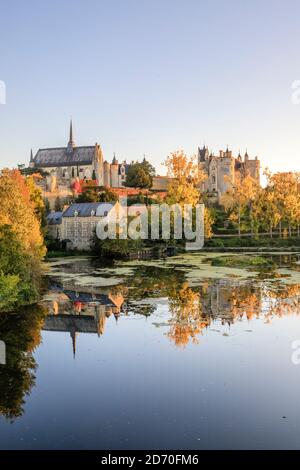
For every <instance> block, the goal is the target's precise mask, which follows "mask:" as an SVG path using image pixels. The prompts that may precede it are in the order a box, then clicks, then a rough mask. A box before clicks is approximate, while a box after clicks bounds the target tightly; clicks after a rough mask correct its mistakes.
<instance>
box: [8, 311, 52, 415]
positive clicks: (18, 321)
mask: <svg viewBox="0 0 300 470" xmlns="http://www.w3.org/2000/svg"><path fill="white" fill-rule="evenodd" d="M44 315H45V312H44V310H43V309H42V308H41V307H38V306H32V307H28V308H24V309H23V311H22V313H11V314H2V315H1V316H0V338H1V340H2V341H4V342H5V344H6V364H5V365H0V414H2V415H4V416H5V417H6V418H8V419H11V420H13V419H15V418H17V417H18V416H21V415H22V414H23V411H24V410H23V405H24V403H25V396H26V395H28V394H29V393H30V391H31V388H32V387H33V386H34V384H35V370H36V367H37V365H36V362H35V359H34V357H33V355H32V353H33V351H34V350H35V348H36V347H37V346H38V345H39V344H40V341H41V334H40V331H41V327H42V324H43V319H44Z"/></svg>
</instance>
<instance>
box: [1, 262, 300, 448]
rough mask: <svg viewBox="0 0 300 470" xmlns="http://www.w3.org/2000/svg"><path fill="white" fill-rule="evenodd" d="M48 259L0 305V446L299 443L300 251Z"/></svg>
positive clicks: (261, 445) (264, 445)
mask: <svg viewBox="0 0 300 470" xmlns="http://www.w3.org/2000/svg"><path fill="white" fill-rule="evenodd" d="M214 256H217V255H216V254H213V253H209V254H208V253H201V254H185V255H180V256H175V257H171V258H167V259H159V260H151V261H130V262H118V263H109V264H107V263H106V264H104V263H103V262H101V261H99V260H96V259H93V258H65V259H55V260H53V261H51V262H49V263H47V264H46V270H47V271H46V277H47V279H48V289H47V292H45V295H44V297H43V299H42V301H41V302H40V304H39V305H35V306H32V307H28V308H26V309H22V311H20V312H16V313H14V314H2V315H1V317H0V340H2V341H5V343H6V356H7V357H6V362H7V363H6V365H1V366H0V448H1V449H109V450H110V449H265V448H268V449H299V448H300V393H299V392H300V364H298V362H300V361H298V358H300V354H297V348H298V349H299V348H300V343H299V344H298V345H297V343H295V341H297V340H300V316H299V314H300V265H299V259H300V255H299V254H293V255H289V254H287V253H281V254H277V255H271V254H268V255H267V256H268V257H272V259H273V260H274V261H275V262H276V265H275V266H273V267H272V268H271V267H270V268H264V269H261V270H259V271H257V270H256V271H251V270H248V269H239V268H233V267H227V268H225V267H221V266H218V267H212V266H211V260H212V259H213V257H214Z"/></svg>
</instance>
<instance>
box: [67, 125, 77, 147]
mask: <svg viewBox="0 0 300 470" xmlns="http://www.w3.org/2000/svg"><path fill="white" fill-rule="evenodd" d="M74 147H75V143H74V140H73V122H72V119H71V120H70V134H69V142H68V147H67V152H68V153H72V152H73V149H74Z"/></svg>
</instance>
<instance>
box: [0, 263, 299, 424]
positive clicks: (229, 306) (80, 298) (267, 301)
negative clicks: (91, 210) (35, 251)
mask: <svg viewBox="0 0 300 470" xmlns="http://www.w3.org/2000/svg"><path fill="white" fill-rule="evenodd" d="M283 261H284V262H285V261H286V260H283ZM60 270H61V272H63V271H64V272H65V271H68V273H70V274H71V273H74V272H77V273H82V272H83V271H84V272H86V273H88V274H89V275H91V276H95V277H97V276H98V275H99V274H97V272H95V266H94V265H93V264H90V263H89V264H86V263H85V265H84V269H83V267H82V265H81V266H80V263H74V264H70V263H69V264H67V265H65V266H61V267H59V269H57V272H56V274H55V275H54V276H51V277H50V281H49V291H48V292H47V294H46V295H45V297H44V299H43V301H42V302H41V304H40V305H39V306H34V307H30V308H27V309H24V310H23V311H22V312H18V313H14V314H7V315H6V314H2V315H1V316H0V338H1V340H3V341H5V343H6V346H7V365H6V366H3V367H1V366H0V367H1V368H0V414H1V415H3V416H4V417H6V418H8V419H10V420H13V419H14V418H16V417H19V416H21V415H22V413H23V411H24V403H25V398H26V395H28V394H30V391H31V390H32V387H33V386H34V385H35V373H36V368H37V364H36V361H35V358H34V355H33V353H34V351H35V349H36V348H37V346H38V345H39V344H40V342H41V329H43V330H46V331H50V332H51V331H53V332H68V333H69V335H70V348H71V347H72V350H73V355H74V357H75V355H76V339H77V337H78V335H79V334H81V333H91V334H97V335H98V336H99V337H101V336H102V335H105V333H106V326H107V322H108V321H112V320H114V321H118V319H119V318H120V317H123V316H127V317H130V316H133V315H137V316H144V317H150V319H151V316H152V318H153V320H152V322H151V323H153V324H155V325H156V326H158V327H159V326H162V328H161V334H162V335H164V337H166V338H168V340H169V341H170V343H171V344H172V345H175V346H176V347H186V346H187V345H188V344H197V343H198V342H199V340H200V338H201V335H203V334H205V332H206V331H207V330H208V329H209V328H210V327H212V326H213V325H214V324H218V327H220V326H222V325H229V326H230V325H232V324H234V323H235V322H240V321H242V320H243V319H245V320H254V319H256V318H262V319H263V320H264V321H265V322H270V321H272V318H273V317H275V316H276V317H278V316H279V317H281V316H283V315H295V314H297V315H298V314H299V312H300V284H294V285H285V284H284V283H282V282H281V281H280V280H278V281H276V280H272V282H271V281H270V279H269V278H265V279H262V276H260V277H258V278H257V279H255V280H253V279H251V280H243V281H241V280H234V279H215V280H203V282H202V283H201V284H200V285H199V286H197V287H191V286H190V285H189V284H188V282H187V281H186V278H185V273H184V271H182V270H175V269H172V268H170V269H169V268H168V269H161V268H157V267H153V266H144V267H140V268H136V270H135V272H134V275H133V276H128V277H127V278H126V282H121V283H120V284H118V285H114V286H100V287H99V286H97V285H94V284H93V283H92V282H91V283H90V284H89V283H83V284H78V282H76V281H75V280H74V279H72V277H71V278H69V277H64V276H63V277H60V276H59V271H60ZM107 276H108V277H109V273H107ZM161 305H166V306H167V308H166V309H164V310H163V311H164V313H163V316H162V313H161V311H159V312H160V313H159V315H158V314H157V312H158V310H159V306H161ZM254 340H255V338H254Z"/></svg>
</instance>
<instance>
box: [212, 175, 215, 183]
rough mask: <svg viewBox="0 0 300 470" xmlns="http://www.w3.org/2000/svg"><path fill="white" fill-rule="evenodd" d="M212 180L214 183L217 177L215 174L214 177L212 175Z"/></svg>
mask: <svg viewBox="0 0 300 470" xmlns="http://www.w3.org/2000/svg"><path fill="white" fill-rule="evenodd" d="M212 182H213V183H215V182H216V177H215V175H213V177H212Z"/></svg>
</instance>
